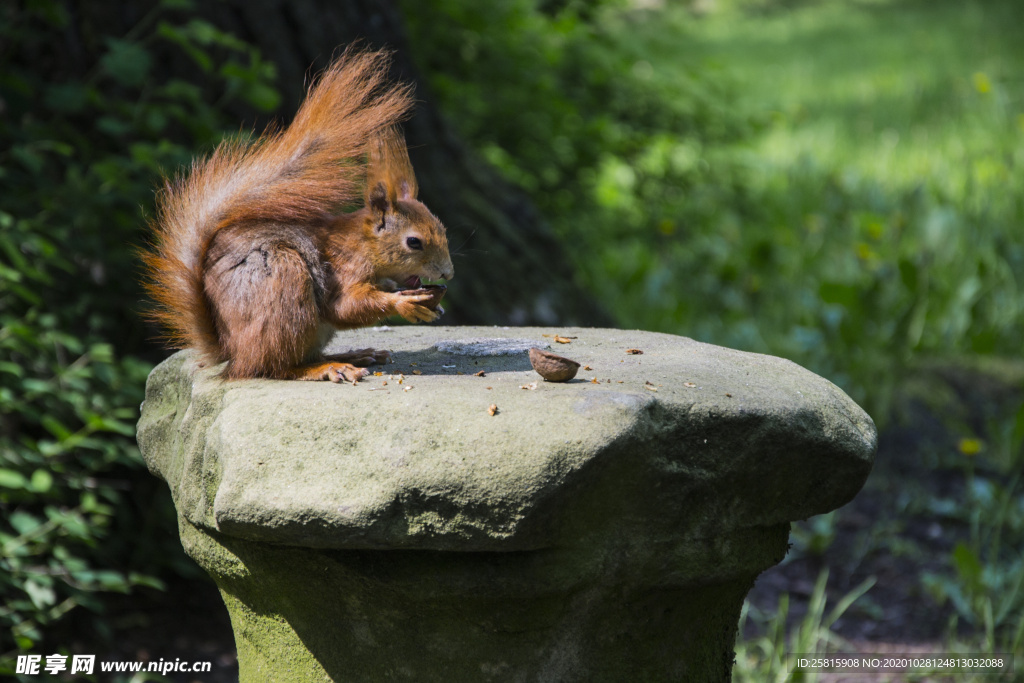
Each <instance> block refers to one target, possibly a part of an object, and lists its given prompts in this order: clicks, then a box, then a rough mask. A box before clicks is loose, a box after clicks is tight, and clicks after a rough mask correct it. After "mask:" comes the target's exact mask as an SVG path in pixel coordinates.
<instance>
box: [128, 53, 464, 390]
mask: <svg viewBox="0 0 1024 683" xmlns="http://www.w3.org/2000/svg"><path fill="white" fill-rule="evenodd" d="M387 66H388V57H387V54H386V53H384V52H367V51H357V50H351V49H350V50H347V51H346V52H345V53H344V54H343V55H342V56H341V57H340V58H339V59H337V60H336V61H335V62H334V63H333V64H332V65H331V66H330V67H328V69H327V70H326V71H324V73H323V74H322V75H321V76H320V78H319V80H318V81H317V82H316V83H315V84H313V85H312V86H311V87H310V89H309V93H308V94H307V96H306V100H305V102H304V103H303V104H302V107H301V108H300V109H299V111H298V113H297V114H296V116H295V120H294V121H293V122H292V124H291V125H290V126H289V127H288V128H287V129H286V130H283V131H268V132H266V133H264V134H263V135H262V136H260V137H259V138H257V139H255V140H241V141H226V142H222V143H221V144H220V145H219V146H218V147H217V149H216V150H215V151H214V152H213V154H211V155H210V156H209V157H208V158H206V159H203V160H198V161H195V162H193V164H192V168H191V170H190V172H189V173H187V174H184V175H182V176H180V177H178V178H176V179H174V180H171V181H168V182H167V183H166V185H165V188H164V189H163V190H162V191H161V192H160V193H159V194H158V197H157V214H156V215H157V218H156V221H155V223H154V225H153V230H154V245H153V247H152V249H151V251H148V252H145V253H144V254H143V256H142V258H143V261H144V263H145V266H146V271H147V276H148V278H147V282H146V287H147V289H148V291H149V293H150V295H151V296H152V298H153V299H154V301H155V302H156V304H157V308H156V310H155V312H154V313H153V315H152V317H153V318H154V319H155V320H156V321H157V322H158V323H160V324H161V325H162V326H163V327H164V328H166V329H167V330H168V338H169V340H170V341H171V343H172V345H173V346H175V347H176V348H186V347H192V348H194V349H196V350H197V351H198V353H199V355H200V360H201V362H204V363H209V364H215V363H222V362H226V365H225V367H224V369H223V371H222V373H221V376H222V377H224V378H227V379H244V378H252V377H267V378H274V379H301V380H331V381H333V382H340V381H343V380H344V381H349V382H353V383H355V382H357V381H358V380H359V379H360V378H361V377H363V376H364V375H366V374H367V372H368V371H367V370H366V369H365V367H366V366H367V365H372V364H373V363H378V362H386V359H387V357H388V352H386V351H375V350H373V349H362V350H358V351H352V352H350V353H347V354H341V355H338V356H324V355H323V352H322V349H323V347H324V345H325V344H326V343H327V341H328V339H330V337H331V335H332V334H333V332H334V330H347V329H353V328H357V327H364V326H366V325H370V324H373V323H375V322H377V321H379V320H380V319H382V318H386V317H388V316H391V315H395V314H398V315H401V316H402V317H404V318H405V319H406V320H409V321H412V322H429V321H432V320H435V319H436V318H437V317H438V316H439V315H440V313H441V312H443V310H441V311H438V310H433V309H432V308H430V307H428V305H426V304H425V303H424V302H427V301H428V300H430V299H431V298H432V296H431V294H424V293H423V290H420V291H419V292H418V293H417V292H413V291H411V290H416V289H418V288H419V287H420V286H421V284H422V281H423V280H437V279H443V280H450V279H451V278H452V276H453V275H454V269H453V267H452V261H451V258H450V257H449V254H448V239H447V236H446V234H445V228H444V225H442V224H441V221H440V220H438V219H437V217H435V216H434V215H433V214H432V213H431V212H430V211H429V210H428V209H427V207H426V206H424V205H423V204H422V203H420V202H419V201H418V200H417V199H416V194H417V185H416V177H415V175H414V174H413V170H412V165H411V163H410V162H409V155H408V152H407V150H406V147H405V142H404V139H403V137H402V135H401V133H400V132H399V130H398V129H397V127H396V126H397V124H398V123H399V121H401V120H402V119H403V118H404V117H406V116H407V115H408V113H409V111H410V109H411V108H412V106H413V98H412V89H411V87H410V86H409V85H403V84H389V83H388V82H387V80H386V71H387ZM360 199H362V202H363V207H362V208H361V209H359V210H358V211H354V212H351V213H337V212H338V211H339V209H341V208H342V207H345V206H346V205H347V206H353V205H358V204H357V202H359V200H360ZM403 287H404V288H406V289H405V291H403V290H402V288H403Z"/></svg>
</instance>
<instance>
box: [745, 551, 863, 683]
mask: <svg viewBox="0 0 1024 683" xmlns="http://www.w3.org/2000/svg"><path fill="white" fill-rule="evenodd" d="M827 582H828V570H827V569H823V570H822V571H821V573H820V574H818V580H817V581H816V582H815V584H814V591H813V592H812V593H811V598H810V601H809V603H808V605H807V613H806V614H805V615H804V617H803V619H802V620H801V621H800V623H799V624H798V625H797V627H796V628H795V629H794V630H793V631H791V632H787V625H786V617H787V616H788V614H789V595H788V594H786V593H783V594H782V595H780V596H779V606H778V609H777V610H776V611H775V614H774V615H772V616H770V617H768V616H765V615H762V614H760V613H758V612H757V610H755V609H753V608H752V607H751V605H750V603H747V602H744V603H743V610H742V612H741V613H740V623H739V632H738V635H737V637H736V661H735V664H734V665H733V670H732V676H733V680H734V681H737V683H782V682H783V681H790V680H792V681H807V682H808V683H815V682H816V681H818V680H819V678H820V677H821V674H820V673H818V672H815V671H803V670H801V669H799V668H798V667H794V668H793V669H791V668H790V663H788V662H787V661H786V658H787V655H790V654H801V655H803V654H806V655H811V656H814V655H824V654H826V653H829V652H835V651H836V650H837V649H838V647H841V646H842V645H843V644H844V641H843V640H842V639H841V638H839V637H838V636H837V635H836V634H835V633H833V632H832V625H833V624H835V623H836V621H838V620H839V618H840V617H841V616H843V614H844V613H845V612H846V610H848V609H850V607H851V606H852V605H853V604H854V603H855V602H856V601H857V600H858V599H859V598H860V597H861V596H862V595H864V594H865V593H867V592H868V590H870V589H871V587H872V586H873V585H874V584H875V579H873V578H871V579H867V580H865V581H864V582H863V583H861V584H860V585H859V586H857V587H856V588H854V589H853V590H852V591H850V592H849V593H847V594H846V595H844V596H843V597H842V598H841V599H840V600H839V602H837V603H836V604H835V606H834V607H833V608H832V609H831V611H829V612H828V614H827V615H826V613H825V609H826V606H827V602H828V601H827V598H826V595H825V586H826V584H827ZM751 617H753V620H754V622H755V625H756V627H757V629H758V631H759V633H758V635H756V636H755V637H753V638H749V639H748V638H747V637H746V636H745V635H744V632H745V630H746V626H747V620H748V618H751Z"/></svg>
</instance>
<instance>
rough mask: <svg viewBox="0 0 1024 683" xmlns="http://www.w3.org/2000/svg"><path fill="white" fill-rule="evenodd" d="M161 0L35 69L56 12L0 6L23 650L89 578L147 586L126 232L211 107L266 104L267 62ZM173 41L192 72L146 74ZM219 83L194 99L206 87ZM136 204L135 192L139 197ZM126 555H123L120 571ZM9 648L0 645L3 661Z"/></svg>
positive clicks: (14, 548)
mask: <svg viewBox="0 0 1024 683" xmlns="http://www.w3.org/2000/svg"><path fill="white" fill-rule="evenodd" d="M175 8H178V9H180V8H186V9H187V3H183V2H180V1H179V2H165V3H163V5H161V6H158V7H157V8H156V9H154V11H153V12H152V13H151V14H149V15H147V16H146V17H145V18H143V19H142V21H141V22H140V23H139V24H138V25H137V26H136V27H135V28H134V29H132V30H131V31H130V32H129V33H128V34H127V35H123V36H100V37H98V38H97V39H96V45H95V48H96V49H95V52H94V53H92V54H91V55H90V57H91V59H90V60H89V63H87V64H82V65H81V66H82V68H81V71H80V72H78V73H61V74H60V75H59V78H57V79H56V80H50V73H49V72H48V71H47V70H46V69H44V68H40V65H39V60H41V59H44V55H45V54H46V51H48V50H50V49H52V48H51V46H53V45H58V44H62V41H64V40H65V38H66V35H67V34H68V32H69V31H70V32H74V31H75V30H77V27H75V26H73V25H70V24H69V22H71V17H70V15H69V14H68V12H67V11H66V10H65V6H64V5H63V4H61V3H57V2H47V1H41V0H37V1H35V2H26V3H16V4H15V5H13V6H7V7H5V8H4V9H3V10H2V11H0V42H2V44H3V46H4V49H3V51H2V53H0V106H2V107H3V109H4V112H3V116H2V117H0V196H2V198H3V201H2V207H3V210H2V211H0V350H2V352H0V424H2V430H0V510H2V515H0V594H2V596H3V605H2V607H0V623H2V624H3V625H4V626H5V628H4V629H3V631H2V632H0V652H3V653H8V654H11V650H12V647H15V648H18V649H22V650H26V649H31V648H32V646H33V644H35V643H38V641H40V640H41V639H42V638H43V637H44V635H45V628H46V627H47V626H48V625H50V624H52V623H53V622H55V621H56V620H59V619H60V618H61V616H63V615H64V614H65V613H67V612H68V611H69V610H70V609H72V608H73V607H75V606H76V605H83V606H86V607H90V608H97V609H98V608H99V605H100V603H99V602H98V600H97V598H96V596H95V593H96V592H97V591H123V592H126V591H129V590H131V588H132V587H133V586H135V585H149V586H156V587H159V586H160V582H159V581H158V580H156V579H154V578H152V577H150V576H148V575H147V574H146V572H147V571H148V570H150V569H154V568H159V566H160V564H161V563H162V562H166V561H167V560H166V558H163V557H139V555H138V554H135V555H134V556H133V553H132V548H131V546H132V545H133V544H136V543H137V544H138V545H140V546H141V547H147V548H149V547H151V543H150V545H147V541H145V540H140V541H136V542H133V541H132V540H131V539H129V538H125V537H123V536H122V537H121V538H118V537H116V536H112V535H111V531H112V530H113V531H114V532H115V534H116V533H120V534H122V535H126V534H129V533H131V531H132V529H133V526H132V524H133V522H132V519H131V518H132V517H134V516H135V515H133V514H132V513H131V510H132V508H131V501H130V499H131V494H126V493H125V490H124V489H125V488H126V483H127V482H126V481H125V480H124V478H123V477H122V476H121V475H123V473H124V472H125V471H127V470H130V469H138V468H140V467H141V466H142V460H141V457H140V455H139V452H138V449H137V447H136V446H135V443H134V434H135V426H134V423H135V420H136V419H137V417H138V406H139V404H140V402H141V401H142V398H143V386H144V383H145V379H146V375H147V373H148V371H149V369H150V365H149V364H148V363H146V362H144V361H143V360H141V359H140V358H138V357H136V356H134V355H132V354H133V353H137V352H138V351H139V350H140V349H141V348H142V345H143V339H144V336H145V335H146V334H148V333H147V332H146V331H145V329H144V327H143V326H142V324H141V322H140V321H139V319H138V315H137V314H138V311H137V310H136V307H137V306H138V302H139V301H140V299H141V295H140V292H139V289H138V286H137V282H136V280H137V278H138V275H139V273H138V270H137V268H136V265H135V254H134V251H133V249H134V247H133V245H140V244H141V243H142V242H143V239H144V238H143V233H142V228H143V227H144V225H145V215H146V213H147V212H148V211H149V207H151V205H152V199H153V189H154V187H155V186H156V183H157V181H158V178H159V177H160V175H161V174H162V173H163V172H170V171H174V169H176V168H177V167H179V166H181V165H182V164H185V163H188V162H189V161H190V160H191V157H192V153H193V150H194V149H196V148H203V147H209V146H210V145H212V144H213V143H215V142H216V141H217V140H218V139H219V137H220V135H221V131H222V130H223V129H224V128H230V127H232V124H231V123H230V122H229V120H228V119H227V117H225V116H224V114H223V113H222V108H223V106H225V105H226V104H228V103H230V102H232V101H243V102H245V103H248V104H250V105H252V106H255V107H257V108H261V109H264V110H266V109H272V108H273V107H275V106H276V105H277V102H278V99H279V98H278V96H277V93H276V91H275V90H274V89H273V88H272V86H271V85H270V80H271V79H272V78H273V75H274V74H273V68H272V67H271V66H270V65H268V64H266V63H265V62H263V61H261V59H260V57H259V54H258V53H257V52H256V51H255V50H254V49H252V48H251V47H249V46H247V45H245V44H244V43H242V42H241V41H238V40H237V39H235V38H233V37H232V36H230V35H227V34H225V33H223V32H220V31H219V30H217V29H216V28H214V27H213V26H211V25H209V24H207V23H205V22H202V21H199V20H197V19H189V18H188V16H187V15H184V16H183V15H182V14H181V12H174V11H170V10H173V9H175ZM178 50H183V51H184V52H185V53H186V54H187V55H188V56H189V57H190V58H192V59H193V60H194V61H195V62H196V63H197V64H199V65H200V66H201V67H202V72H203V74H202V79H205V80H197V82H191V81H183V80H175V79H170V80H163V81H161V80H159V78H158V77H157V75H156V74H155V71H156V64H157V63H158V57H161V56H166V53H168V51H178ZM211 89H216V90H218V91H220V92H222V93H223V95H222V96H221V98H220V101H219V102H218V103H217V105H211V104H209V102H208V100H209V99H210V98H209V97H208V96H207V95H206V94H205V91H206V90H211ZM140 207H141V208H140ZM136 569H138V570H139V571H136ZM9 664H10V662H0V667H7V666H8V665H9Z"/></svg>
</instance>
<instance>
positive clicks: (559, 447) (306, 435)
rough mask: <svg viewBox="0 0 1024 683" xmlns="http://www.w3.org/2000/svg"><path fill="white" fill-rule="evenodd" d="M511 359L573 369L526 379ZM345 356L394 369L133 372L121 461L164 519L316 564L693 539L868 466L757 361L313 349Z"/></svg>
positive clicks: (651, 336) (838, 498)
mask: <svg viewBox="0 0 1024 683" xmlns="http://www.w3.org/2000/svg"><path fill="white" fill-rule="evenodd" d="M556 334H557V335H560V336H561V337H564V338H569V343H567V344H563V343H556V341H555V339H554V335H556ZM531 346H537V347H538V348H547V349H549V350H551V351H553V352H555V353H559V354H561V355H564V356H566V357H569V358H572V359H573V360H576V361H578V362H580V363H581V364H583V367H582V368H581V369H580V372H579V374H578V375H577V377H576V379H574V380H572V381H570V382H567V383H549V382H546V381H544V380H543V379H542V378H541V377H540V376H539V375H537V374H536V373H535V372H534V371H533V369H532V368H531V366H530V361H529V358H528V350H529V348H530V347H531ZM366 347H374V348H378V349H382V348H383V349H389V350H390V351H392V352H393V356H392V358H393V362H392V363H390V364H388V365H385V366H377V367H375V368H371V370H374V371H375V374H374V375H371V376H370V377H367V378H365V379H364V380H363V381H361V382H359V383H358V384H357V385H354V386H353V385H349V384H332V383H330V382H299V381H276V380H244V381H224V380H221V379H220V378H219V377H218V376H217V372H218V368H200V367H198V366H197V364H196V363H195V361H194V356H193V354H192V352H190V351H183V352H180V353H177V354H175V355H174V356H172V357H170V358H169V359H167V360H166V361H164V362H163V363H161V364H160V365H159V366H158V367H157V368H156V369H154V370H153V372H152V374H151V375H150V378H149V381H148V384H147V387H146V401H145V403H144V404H143V410H142V418H141V421H140V423H139V444H140V447H141V448H142V452H143V455H144V456H145V458H146V462H147V463H148V465H149V468H150V470H151V471H153V472H154V473H155V474H157V475H158V476H160V477H161V478H163V479H164V480H165V481H167V483H168V484H169V486H170V488H171V492H172V495H173V497H174V501H175V505H176V506H177V509H178V512H179V514H180V515H181V516H182V517H183V518H184V519H186V520H187V521H188V522H190V523H191V524H193V525H195V526H198V527H200V528H204V529H207V530H211V531H216V532H219V533H222V534H226V535H228V536H235V537H240V538H244V539H249V540H253V541H262V542H268V543H276V544H285V545H298V546H307V547H315V548H352V549H358V548H363V549H366V548H378V549H380V548H387V549H402V548H406V549H430V550H449V551H517V550H536V549H542V548H554V547H572V546H580V545H585V544H590V543H595V542H601V541H602V539H604V540H607V539H608V538H612V537H614V538H618V539H626V540H624V541H623V542H627V543H628V539H631V538H634V537H635V536H636V535H637V534H642V535H643V537H644V538H645V539H648V540H650V539H655V540H654V541H651V542H660V541H657V539H662V540H664V541H666V542H676V541H678V540H680V539H683V540H686V539H689V540H690V541H695V542H696V541H699V540H700V539H707V538H711V537H716V536H723V535H726V536H727V535H729V534H731V533H734V532H737V531H741V530H743V529H745V528H750V527H763V526H771V525H778V524H784V523H787V522H789V521H791V520H797V519H804V518H807V517H809V516H811V515H815V514H819V513H824V512H827V511H829V510H832V509H835V508H836V507H839V506H841V505H843V504H845V503H846V502H848V501H849V500H850V499H852V498H853V496H854V495H855V494H856V493H857V491H859V490H860V488H861V486H862V485H863V483H864V481H865V479H866V478H867V475H868V473H869V471H870V469H871V464H872V461H873V458H874V453H875V448H876V436H877V435H876V431H875V427H874V423H873V422H872V421H871V418H870V417H868V415H867V414H866V413H865V412H864V411H863V410H861V409H860V408H859V407H858V406H857V405H856V404H855V403H854V402H853V401H852V400H851V399H850V398H849V397H848V396H847V395H846V394H844V393H843V392H842V391H841V390H840V389H838V388H837V387H836V386H835V385H833V384H832V383H830V382H828V381H827V380H825V379H823V378H821V377H819V376H817V375H815V374H813V373H811V372H809V371H807V370H805V369H803V368H801V367H800V366H798V365H796V364H794V363H792V362H790V361H787V360H782V359H780V358H774V357H771V356H764V355H759V354H753V353H744V352H740V351H734V350H730V349H725V348H721V347H717V346H712V345H709V344H703V343H699V342H696V341H693V340H691V339H687V338H684V337H679V336H674V335H669V334H658V333H652V332H640V331H630V330H615V329H589V328H511V329H510V328H502V327H440V326H437V327H435V326H416V327H412V326H402V327H395V328H386V327H385V328H372V329H366V330H359V331H355V332H345V333H339V334H338V335H336V336H335V337H334V339H333V340H332V342H331V344H330V346H329V349H328V351H329V352H337V351H344V350H347V349H350V348H366ZM630 350H640V351H642V353H634V352H630ZM376 373H383V374H376ZM492 405H493V406H496V407H497V410H496V412H495V414H493V415H492V414H491V412H492V410H490V407H491V406H492Z"/></svg>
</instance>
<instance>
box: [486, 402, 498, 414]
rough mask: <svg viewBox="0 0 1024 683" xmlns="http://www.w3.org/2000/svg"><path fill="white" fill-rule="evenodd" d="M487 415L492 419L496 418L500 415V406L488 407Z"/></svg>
mask: <svg viewBox="0 0 1024 683" xmlns="http://www.w3.org/2000/svg"><path fill="white" fill-rule="evenodd" d="M487 413H488V414H489V415H490V416H491V417H494V416H495V415H497V414H498V406H497V404H495V403H492V404H491V405H490V406H488V407H487Z"/></svg>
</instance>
